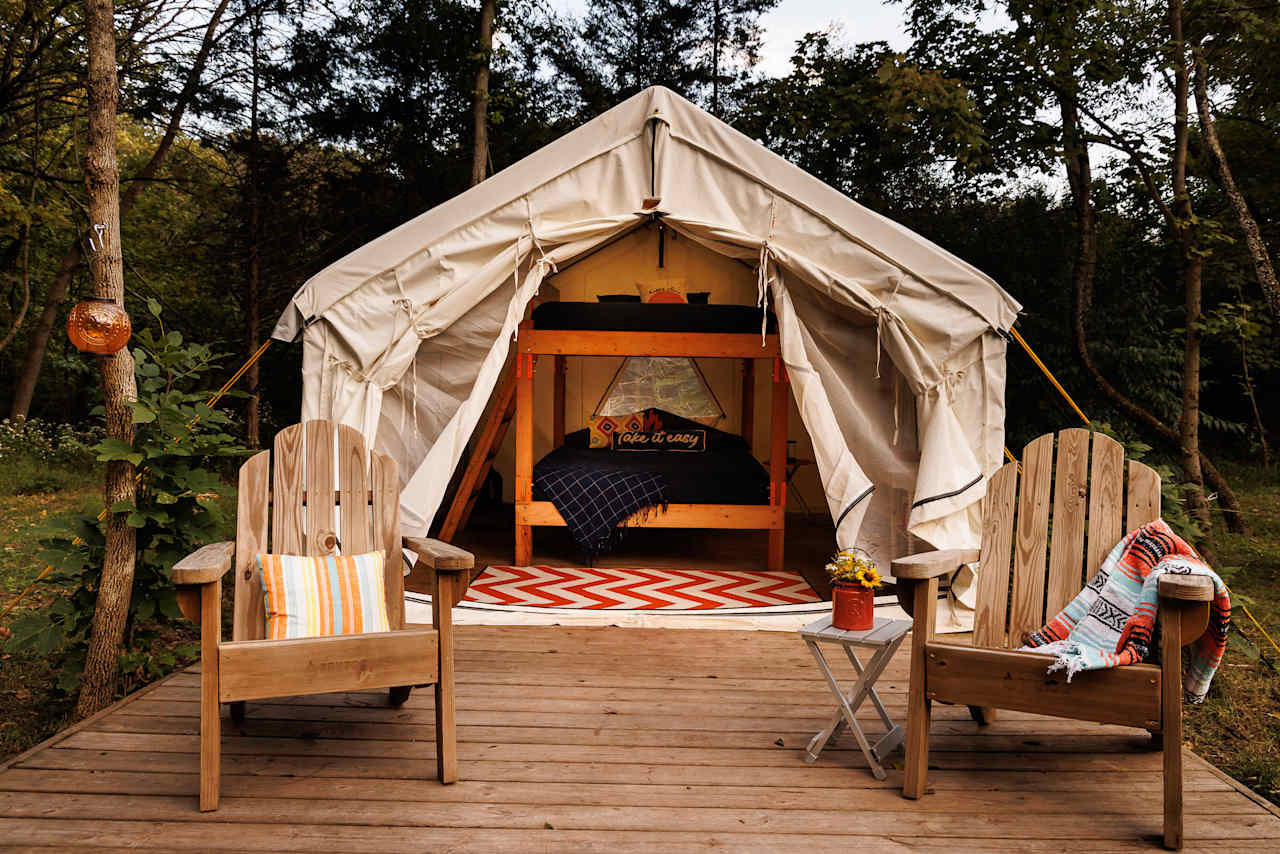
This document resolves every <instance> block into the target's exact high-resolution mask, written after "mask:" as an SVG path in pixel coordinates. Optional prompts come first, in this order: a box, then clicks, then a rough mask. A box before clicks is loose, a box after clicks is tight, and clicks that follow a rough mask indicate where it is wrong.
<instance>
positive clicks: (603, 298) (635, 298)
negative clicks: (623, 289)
mask: <svg viewBox="0 0 1280 854" xmlns="http://www.w3.org/2000/svg"><path fill="white" fill-rule="evenodd" d="M596 299H597V300H599V301H600V302H640V295H639V294H596Z"/></svg>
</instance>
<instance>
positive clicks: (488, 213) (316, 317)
mask: <svg viewBox="0 0 1280 854" xmlns="http://www.w3.org/2000/svg"><path fill="white" fill-rule="evenodd" d="M648 124H649V119H646V121H645V123H644V125H642V126H641V128H640V130H638V131H636V132H635V133H633V134H631V135H630V136H627V137H624V138H623V139H620V140H618V141H617V142H615V143H613V144H612V145H609V146H608V147H606V148H602V149H601V150H599V151H597V152H596V153H595V154H592V155H591V156H589V157H585V158H583V159H582V160H580V161H579V162H578V163H576V164H575V165H574V167H573V168H574V169H577V168H579V167H581V166H585V165H586V164H588V163H590V162H591V161H593V160H597V159H599V158H601V157H604V156H605V155H606V154H609V153H611V152H613V151H614V150H615V149H618V148H621V147H622V146H624V145H626V144H627V143H629V142H632V141H634V140H636V139H638V138H640V137H642V136H644V131H645V128H646V127H647V126H648ZM667 126H668V128H669V127H670V124H669V123H668V125H667ZM511 165H512V166H516V165H519V161H517V162H516V163H513V164H511ZM507 168H508V169H509V168H511V167H510V166H509V167H507ZM502 171H503V172H505V171H506V169H504V170H502ZM501 174H502V172H499V173H498V174H497V175H492V176H490V178H489V179H488V180H493V179H494V178H497V177H499V176H500V175H501ZM565 174H567V173H565V172H561V173H559V174H558V175H556V176H554V177H552V178H548V179H547V180H545V181H543V182H542V183H541V184H538V185H536V186H534V187H530V188H529V189H527V190H525V191H524V192H523V193H521V194H520V195H518V196H515V197H514V198H510V199H507V200H506V201H504V202H502V203H501V204H498V205H495V206H494V207H491V208H489V209H488V210H486V211H484V212H483V213H479V214H476V215H475V216H474V217H472V218H471V219H469V220H466V221H465V222H460V223H456V224H454V225H453V226H452V227H451V228H450V229H449V231H448V233H447V234H452V233H454V232H456V231H459V230H461V229H463V228H466V227H468V226H470V225H473V224H474V223H476V222H478V221H479V220H482V219H484V218H485V217H487V216H492V215H493V214H494V212H496V211H498V210H501V209H502V208H504V207H506V206H507V205H509V204H512V203H513V202H516V201H518V200H519V199H521V198H525V199H527V198H528V197H529V195H530V194H532V193H536V192H537V191H538V190H541V189H542V188H543V187H545V186H547V185H548V184H550V183H551V182H552V181H555V180H557V179H558V178H561V177H563V176H564V175H565ZM476 186H480V185H479V184H477V185H476ZM471 189H474V188H469V189H467V190H464V191H462V192H461V193H459V194H458V195H456V196H453V197H452V198H449V199H446V200H445V201H443V202H441V203H440V204H439V205H436V206H435V207H432V208H428V209H427V210H426V211H423V214H426V213H430V212H431V211H433V210H435V209H436V208H438V207H440V206H442V205H447V204H449V202H451V201H453V200H454V199H460V198H462V197H463V196H465V195H466V194H467V193H468V192H470V190H471ZM419 216H422V214H419ZM403 224H404V223H402V225H403ZM394 230H395V229H392V231H394ZM447 234H446V235H445V236H447ZM434 246H435V244H434V243H433V244H431V245H430V246H427V247H424V248H419V249H416V250H414V251H413V252H411V253H410V254H409V255H407V256H406V257H404V258H401V259H400V260H399V261H397V262H396V263H395V264H393V265H391V266H390V267H388V268H386V269H383V270H382V271H381V272H378V273H375V274H374V275H372V276H369V277H368V278H366V279H364V280H363V281H361V282H360V283H359V284H358V285H356V286H355V287H353V288H352V289H351V290H349V291H347V292H346V293H344V294H343V295H342V296H340V297H338V298H337V299H335V300H334V301H333V302H331V303H329V304H328V305H327V306H325V307H324V308H322V309H319V310H317V311H314V312H312V313H311V314H310V315H306V316H305V317H307V318H309V319H310V323H314V322H316V321H318V320H321V319H322V318H323V317H324V315H325V314H326V313H327V312H328V311H330V310H331V309H333V308H334V307H336V306H338V305H339V304H341V303H342V302H343V301H344V300H345V299H346V298H347V297H349V296H351V295H352V294H354V293H355V292H356V291H359V290H361V289H363V288H364V287H365V286H366V285H368V284H369V283H370V282H372V281H373V280H374V279H376V278H378V277H379V276H382V275H385V274H386V272H387V269H390V270H392V271H395V270H396V269H397V268H399V267H400V266H401V265H403V264H404V263H405V262H406V261H409V260H410V259H412V258H414V257H416V256H417V255H418V254H420V253H421V252H423V251H426V252H430V251H431V249H432V248H433V247H434ZM335 263H337V262H335ZM322 272H323V271H322ZM317 275H318V274H317ZM397 275H398V274H397ZM307 284H310V280H308V281H307V282H306V283H304V284H303V287H304V288H305V287H306V286H307ZM292 303H293V301H292V300H290V304H292ZM308 325H310V324H309V323H308V324H305V325H304V326H303V331H305V330H306V327H307V326H308Z"/></svg>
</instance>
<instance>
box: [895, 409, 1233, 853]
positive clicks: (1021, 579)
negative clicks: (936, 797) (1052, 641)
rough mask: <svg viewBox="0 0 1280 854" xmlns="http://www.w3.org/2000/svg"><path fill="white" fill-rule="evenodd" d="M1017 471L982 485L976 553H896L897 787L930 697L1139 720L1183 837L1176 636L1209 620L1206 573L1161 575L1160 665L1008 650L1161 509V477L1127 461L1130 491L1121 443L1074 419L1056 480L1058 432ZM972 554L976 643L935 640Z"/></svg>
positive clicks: (1177, 837) (917, 755)
mask: <svg viewBox="0 0 1280 854" xmlns="http://www.w3.org/2000/svg"><path fill="white" fill-rule="evenodd" d="M1091 445H1092V454H1091V453H1090V446H1091ZM1021 469H1022V470H1021V473H1020V472H1019V465H1018V464H1017V463H1014V462H1011V463H1008V464H1006V465H1005V466H1003V467H1002V468H1000V470H999V471H997V472H996V473H995V474H994V475H993V476H992V478H991V480H990V482H989V484H988V486H987V497H986V501H985V504H984V514H983V515H984V518H983V527H982V549H981V551H980V552H979V551H965V550H949V551H937V552H928V553H925V554H919V555H913V556H911V557H907V558H901V559H899V560H895V561H894V562H893V575H894V577H895V578H896V579H897V580H898V586H899V597H900V600H901V601H902V604H903V607H904V608H905V609H906V610H907V611H908V613H911V614H912V615H913V617H914V628H913V632H912V645H911V685H910V691H909V695H908V721H907V740H906V754H907V755H906V769H905V779H904V783H903V795H905V796H906V797H908V798H919V797H920V796H922V795H923V794H924V793H925V775H926V770H927V768H928V763H929V723H930V704H931V703H932V702H933V701H934V700H937V701H939V702H946V703H961V704H965V705H968V706H969V707H970V711H971V713H972V714H973V717H974V719H975V720H976V721H977V722H978V723H979V724H985V723H988V722H990V721H992V720H994V716H995V715H994V710H995V709H996V708H1002V709H1011V710H1015V711H1022V712H1031V713H1035V714H1047V715H1055V716H1057V717H1066V718H1072V719H1075V720H1084V721H1097V722H1099V723H1109V724H1120V725H1124V726H1132V727H1141V728H1144V729H1147V730H1149V731H1150V732H1151V733H1152V734H1153V736H1154V737H1155V738H1156V739H1158V740H1162V742H1163V751H1164V843H1165V846H1166V847H1169V848H1175V849H1176V848H1180V847H1182V672H1181V661H1182V657H1181V647H1182V646H1183V644H1186V643H1191V642H1193V641H1195V640H1196V639H1197V638H1198V637H1199V636H1200V635H1201V634H1202V633H1203V632H1204V630H1205V627H1206V625H1207V624H1208V620H1209V602H1210V600H1211V599H1212V598H1213V586H1212V583H1211V582H1210V581H1209V579H1208V578H1204V577H1199V576H1178V577H1164V578H1161V580H1160V587H1159V595H1160V615H1159V620H1160V624H1161V629H1162V641H1161V653H1162V663H1161V664H1160V665H1158V666H1157V665H1150V664H1138V665H1132V666H1128V667H1120V668H1115V669H1113V670H1100V671H1091V672H1085V673H1081V674H1079V675H1077V676H1076V677H1075V679H1074V680H1073V681H1072V682H1071V683H1068V682H1067V681H1066V678H1065V676H1063V675H1062V674H1060V673H1055V674H1053V675H1049V674H1047V673H1046V670H1047V669H1048V665H1049V663H1050V661H1051V658H1050V657H1049V656H1047V655H1043V654H1039V653H1031V652H1017V651H1016V650H1017V648H1018V647H1019V646H1022V645H1023V638H1024V635H1025V634H1027V633H1029V632H1033V631H1035V630H1037V629H1039V628H1040V627H1041V626H1042V625H1043V624H1044V623H1045V621H1046V618H1047V617H1052V616H1054V615H1055V614H1057V613H1058V611H1060V610H1061V609H1062V608H1063V606H1065V605H1066V604H1067V603H1068V602H1069V601H1070V600H1071V599H1072V598H1073V597H1074V596H1075V595H1076V594H1077V593H1078V592H1079V591H1080V590H1081V588H1082V586H1083V585H1084V583H1086V582H1087V581H1088V580H1089V579H1090V578H1092V577H1093V576H1094V575H1095V574H1096V573H1097V572H1098V569H1099V568H1100V566H1101V565H1102V561H1103V559H1104V558H1105V557H1106V556H1107V553H1108V551H1109V550H1110V549H1111V548H1112V547H1113V546H1115V544H1116V543H1117V542H1119V541H1120V539H1121V537H1122V536H1123V535H1124V532H1126V531H1130V530H1133V529H1134V528H1137V527H1138V526H1140V525H1143V524H1146V523H1147V522H1150V521H1153V520H1154V519H1156V518H1158V517H1159V516H1160V477H1159V475H1157V474H1156V473H1155V472H1154V471H1152V470H1151V469H1150V468H1149V467H1147V466H1145V465H1143V464H1142V463H1139V462H1135V461H1132V460H1131V461H1129V465H1128V488H1127V490H1126V488H1125V483H1124V480H1125V477H1124V474H1125V466H1124V449H1123V448H1122V447H1121V446H1120V444H1119V443H1118V442H1116V441H1114V440H1112V439H1110V438H1108V437H1106V436H1103V435H1101V434H1098V433H1090V432H1089V431H1088V430H1080V429H1075V430H1063V431H1062V432H1061V433H1059V434H1058V442H1057V470H1056V477H1055V474H1054V437H1053V434H1049V435H1046V436H1041V437H1040V438H1038V439H1036V440H1035V441H1033V442H1031V444H1029V445H1027V447H1026V448H1025V449H1024V451H1023V456H1022V465H1021ZM1019 474H1021V477H1019ZM1019 481H1021V483H1019ZM1019 486H1021V489H1019ZM1051 491H1052V493H1053V496H1052V510H1053V512H1052V524H1051V521H1050V515H1051V514H1050V492H1051ZM1086 523H1087V524H1086ZM1051 530H1052V537H1050V531H1051ZM1086 531H1087V537H1086ZM1086 539H1087V542H1086ZM1046 552H1047V555H1048V563H1047V565H1046V562H1045V557H1046ZM1011 556H1012V575H1011V574H1010V566H1011V561H1010V557H1011ZM973 561H979V562H980V568H979V571H978V582H977V583H978V590H977V613H976V615H975V621H974V631H973V644H972V646H965V645H960V644H955V643H945V642H942V641H939V640H936V639H935V638H934V631H933V630H934V620H935V617H936V609H937V600H938V578H939V577H940V576H943V575H948V574H950V573H952V572H954V571H955V570H956V569H958V568H959V567H960V566H961V565H962V564H965V563H971V562H973Z"/></svg>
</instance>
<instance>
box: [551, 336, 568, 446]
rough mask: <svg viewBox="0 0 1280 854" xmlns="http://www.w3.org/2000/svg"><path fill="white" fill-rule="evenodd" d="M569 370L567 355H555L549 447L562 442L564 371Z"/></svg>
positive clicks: (559, 444)
mask: <svg viewBox="0 0 1280 854" xmlns="http://www.w3.org/2000/svg"><path fill="white" fill-rule="evenodd" d="M568 370H569V359H568V357H567V356H556V357H555V414H554V416H553V418H554V422H553V426H552V430H551V447H553V448H559V447H560V446H561V445H563V444H564V383H565V372H566V371H568Z"/></svg>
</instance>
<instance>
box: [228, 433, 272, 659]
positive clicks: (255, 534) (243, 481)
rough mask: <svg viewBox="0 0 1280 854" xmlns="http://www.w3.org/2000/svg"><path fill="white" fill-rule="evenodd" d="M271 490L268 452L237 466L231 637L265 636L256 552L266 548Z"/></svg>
mask: <svg viewBox="0 0 1280 854" xmlns="http://www.w3.org/2000/svg"><path fill="white" fill-rule="evenodd" d="M270 493H271V452H270V451H260V452H259V453H256V454H254V455H253V456H252V457H250V458H249V460H248V461H247V462H246V463H245V464H244V465H242V466H241V467H240V483H239V488H238V494H237V498H236V559H235V567H234V570H235V585H236V586H235V590H236V593H235V607H234V608H233V609H232V612H231V613H232V617H231V637H232V639H233V640H238V641H242V640H258V639H260V638H263V637H266V633H267V626H266V611H265V610H264V608H263V602H262V579H261V577H260V576H259V573H258V560H257V559H258V555H260V554H262V553H263V552H265V551H266V550H267V511H268V509H269V507H270V502H271V499H270Z"/></svg>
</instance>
